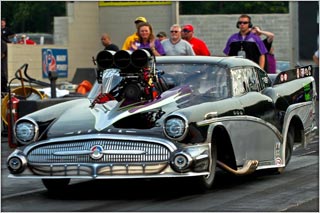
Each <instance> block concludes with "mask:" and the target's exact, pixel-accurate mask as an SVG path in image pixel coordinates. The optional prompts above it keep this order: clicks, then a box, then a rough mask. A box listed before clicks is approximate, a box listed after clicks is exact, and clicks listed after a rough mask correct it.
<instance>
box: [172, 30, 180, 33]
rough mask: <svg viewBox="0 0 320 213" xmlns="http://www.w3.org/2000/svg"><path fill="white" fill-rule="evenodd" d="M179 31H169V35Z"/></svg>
mask: <svg viewBox="0 0 320 213" xmlns="http://www.w3.org/2000/svg"><path fill="white" fill-rule="evenodd" d="M178 32H179V31H173V30H171V31H170V33H178Z"/></svg>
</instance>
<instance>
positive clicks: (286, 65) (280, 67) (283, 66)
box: [276, 61, 290, 73]
mask: <svg viewBox="0 0 320 213" xmlns="http://www.w3.org/2000/svg"><path fill="white" fill-rule="evenodd" d="M289 69H290V61H276V72H277V73H279V72H281V71H285V70H289Z"/></svg>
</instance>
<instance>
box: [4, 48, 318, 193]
mask: <svg viewBox="0 0 320 213" xmlns="http://www.w3.org/2000/svg"><path fill="white" fill-rule="evenodd" d="M96 62H97V66H98V67H97V82H96V83H95V85H94V87H93V88H92V90H91V91H90V94H89V95H88V97H87V98H82V99H77V100H71V101H67V102H64V103H61V104H56V105H54V106H51V107H47V108H45V109H42V110H39V111H36V112H33V113H31V114H28V115H26V116H24V117H21V118H20V119H18V120H17V122H16V123H15V126H14V132H15V136H16V140H17V146H18V147H17V149H16V150H15V151H13V153H12V154H11V155H10V156H9V157H8V159H7V165H8V169H9V170H10V173H11V174H10V176H9V177H13V178H18V179H19V178H36V179H41V180H42V182H43V184H44V185H45V186H46V187H47V189H48V190H49V191H59V190H62V189H63V188H64V187H65V186H66V185H68V183H69V181H70V179H72V178H75V179H77V178H82V179H88V180H90V179H132V178H178V177H179V178H182V177H185V178H191V179H192V181H190V184H193V185H197V186H198V187H201V188H210V187H211V186H212V185H213V182H214V178H215V173H216V169H217V167H218V168H220V169H222V170H225V171H227V172H229V173H231V174H234V175H249V174H251V173H253V172H255V171H257V170H265V171H267V172H269V173H274V172H277V173H278V172H282V171H283V170H284V168H285V167H286V166H287V165H288V163H289V161H290V158H291V155H292V152H293V146H294V145H295V144H301V145H304V146H307V144H308V140H307V138H308V137H307V136H308V135H309V134H310V133H312V132H313V131H315V130H316V128H317V123H316V120H315V118H316V115H315V112H316V111H315V97H316V95H317V94H316V91H315V82H314V78H313V77H312V67H311V66H307V67H300V68H297V69H292V70H288V71H283V72H281V73H279V74H278V75H276V74H273V76H275V75H276V76H275V77H274V78H272V80H271V78H269V76H268V74H267V73H266V72H265V71H263V70H261V69H260V67H259V66H258V65H257V64H256V63H254V62H252V61H250V60H247V59H243V58H237V57H208V56H161V57H153V56H152V55H151V54H150V52H148V51H147V50H143V49H140V50H136V51H134V52H132V53H130V52H127V51H123V50H121V51H118V52H116V53H115V52H112V51H101V52H99V53H98V55H97V58H96ZM18 179H17V180H16V181H19V180H18ZM186 187H188V186H186Z"/></svg>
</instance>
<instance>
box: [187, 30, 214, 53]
mask: <svg viewBox="0 0 320 213" xmlns="http://www.w3.org/2000/svg"><path fill="white" fill-rule="evenodd" d="M181 36H182V38H183V39H184V40H186V41H188V42H189V43H190V44H191V46H192V49H193V51H194V53H195V54H196V55H207V56H210V55H211V54H210V51H209V49H208V47H207V45H206V43H205V42H204V41H202V40H201V39H199V38H197V37H195V36H194V30H193V26H192V25H191V24H188V25H184V26H183V27H182V32H181Z"/></svg>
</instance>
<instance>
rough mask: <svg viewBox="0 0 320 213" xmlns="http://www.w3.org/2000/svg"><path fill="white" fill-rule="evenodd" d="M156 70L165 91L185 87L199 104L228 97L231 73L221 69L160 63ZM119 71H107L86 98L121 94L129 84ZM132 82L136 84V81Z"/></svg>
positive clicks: (215, 66) (201, 65) (92, 98)
mask: <svg viewBox="0 0 320 213" xmlns="http://www.w3.org/2000/svg"><path fill="white" fill-rule="evenodd" d="M156 68H157V73H159V75H160V78H161V79H162V80H163V82H165V84H166V87H167V89H171V88H174V87H177V86H183V85H188V86H189V87H190V88H191V90H192V92H193V95H195V96H199V97H201V98H204V99H203V100H202V101H216V100H221V99H225V98H227V97H230V94H231V93H230V91H231V90H230V82H229V81H230V80H229V79H230V77H229V76H230V74H229V71H228V70H226V69H225V68H223V67H220V66H217V65H214V64H173V63H170V64H169V63H166V64H164V63H162V64H157V65H156ZM119 72H120V70H119V69H106V70H105V71H104V74H103V80H102V84H98V83H97V82H96V83H95V85H94V86H93V88H92V90H91V91H90V94H89V95H88V98H89V99H91V100H94V98H95V97H97V95H99V94H100V93H108V92H110V91H111V90H112V93H113V95H114V94H116V93H117V91H119V92H120V93H121V89H122V88H124V87H125V86H126V85H129V84H128V81H125V80H124V77H121V76H120V74H119ZM130 83H132V82H130ZM133 83H134V84H136V85H139V81H134V82H133ZM128 93H131V91H130V92H128Z"/></svg>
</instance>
